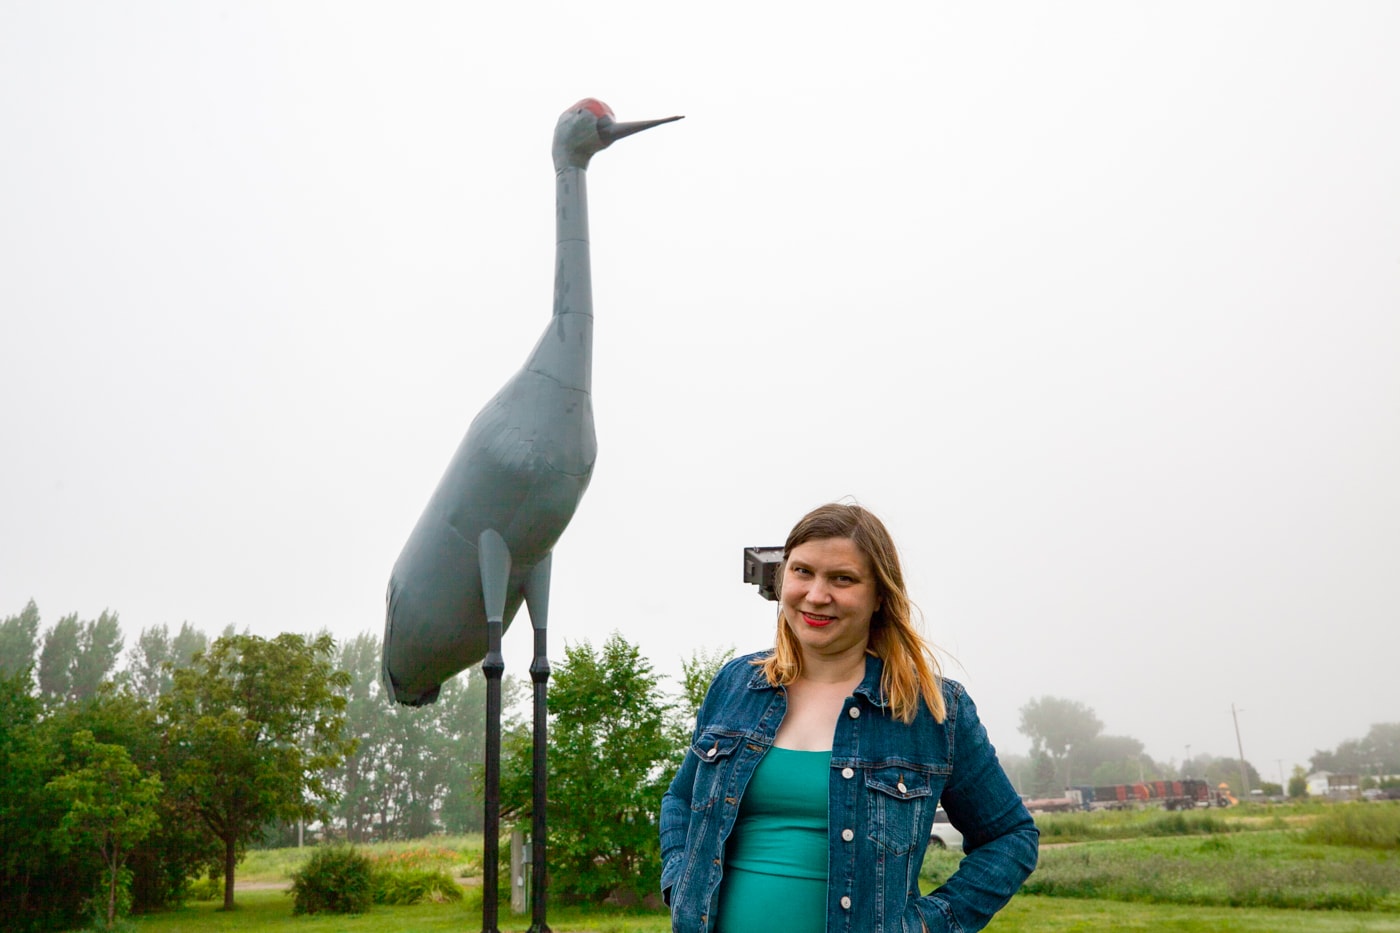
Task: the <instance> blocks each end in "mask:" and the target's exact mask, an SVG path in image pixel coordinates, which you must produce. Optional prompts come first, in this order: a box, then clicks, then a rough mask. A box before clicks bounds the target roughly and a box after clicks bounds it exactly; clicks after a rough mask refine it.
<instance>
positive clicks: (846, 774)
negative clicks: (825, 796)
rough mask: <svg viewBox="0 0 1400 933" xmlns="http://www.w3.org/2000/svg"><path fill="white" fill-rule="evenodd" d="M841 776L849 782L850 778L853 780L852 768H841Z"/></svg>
mask: <svg viewBox="0 0 1400 933" xmlns="http://www.w3.org/2000/svg"><path fill="white" fill-rule="evenodd" d="M841 776H842V777H843V778H845V779H846V780H848V781H849V780H850V779H851V778H853V777H855V776H856V772H855V769H853V768H842V769H841Z"/></svg>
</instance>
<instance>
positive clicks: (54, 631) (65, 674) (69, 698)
mask: <svg viewBox="0 0 1400 933" xmlns="http://www.w3.org/2000/svg"><path fill="white" fill-rule="evenodd" d="M121 650H122V630H121V623H120V622H118V621H117V614H116V613H115V612H107V611H105V610H104V611H103V612H102V614H101V615H100V616H98V617H97V618H96V619H94V620H91V621H88V622H79V621H78V615H77V613H73V614H71V615H66V616H64V617H63V618H61V619H59V620H58V621H57V622H55V623H54V626H53V628H51V629H49V631H48V632H47V633H45V635H44V647H43V650H42V651H40V652H39V693H40V694H41V695H42V696H44V697H46V698H47V699H49V700H52V701H54V702H59V703H77V702H81V701H83V700H90V699H92V698H93V697H95V696H96V695H97V688H98V687H100V686H101V685H102V682H103V681H104V680H106V679H107V677H108V675H110V674H111V673H112V670H113V669H114V668H115V667H116V664H117V657H118V656H119V655H120V654H121Z"/></svg>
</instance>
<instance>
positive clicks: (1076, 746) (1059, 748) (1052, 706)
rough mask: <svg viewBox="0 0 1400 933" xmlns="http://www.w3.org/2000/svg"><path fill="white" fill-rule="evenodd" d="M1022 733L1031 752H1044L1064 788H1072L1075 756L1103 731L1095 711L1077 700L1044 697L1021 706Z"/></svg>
mask: <svg viewBox="0 0 1400 933" xmlns="http://www.w3.org/2000/svg"><path fill="white" fill-rule="evenodd" d="M1020 731H1021V733H1022V734H1023V735H1025V736H1027V737H1028V738H1029V739H1030V740H1031V751H1032V754H1034V753H1035V752H1037V751H1040V752H1044V753H1045V754H1047V755H1049V756H1050V759H1051V760H1052V761H1053V762H1054V763H1055V766H1056V771H1057V772H1059V774H1060V776H1061V777H1062V779H1063V780H1062V786H1063V787H1070V786H1072V785H1073V783H1074V782H1073V781H1072V780H1071V778H1072V777H1073V773H1072V771H1071V769H1070V765H1071V759H1072V757H1073V756H1074V754H1075V753H1076V752H1077V751H1079V750H1081V749H1084V748H1085V747H1086V746H1087V745H1088V744H1089V743H1090V742H1092V741H1093V740H1094V739H1095V738H1096V737H1097V736H1098V734H1099V733H1100V732H1102V731H1103V723H1102V722H1099V717H1097V716H1095V715H1094V711H1093V710H1092V709H1090V708H1089V707H1087V706H1085V705H1084V704H1083V703H1080V702H1077V701H1075V700H1064V699H1061V698H1059V697H1051V696H1044V697H1041V698H1040V699H1038V700H1031V701H1030V702H1029V703H1027V704H1026V705H1025V706H1023V707H1021V729H1020Z"/></svg>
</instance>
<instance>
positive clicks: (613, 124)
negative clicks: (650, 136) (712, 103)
mask: <svg viewBox="0 0 1400 933" xmlns="http://www.w3.org/2000/svg"><path fill="white" fill-rule="evenodd" d="M684 119H685V117H662V118H661V119H659V120H633V121H631V122H628V123H618V122H617V121H616V120H612V119H610V118H608V117H603V118H601V119H599V120H598V138H599V139H601V140H602V141H603V148H604V149H606V148H607V147H608V146H611V145H612V144H613V143H615V142H617V141H618V140H619V139H621V138H622V137H624V136H631V135H632V134H633V133H640V132H641V131H642V130H649V129H651V128H652V127H653V126H660V125H661V124H663V123H674V122H675V121H677V120H684Z"/></svg>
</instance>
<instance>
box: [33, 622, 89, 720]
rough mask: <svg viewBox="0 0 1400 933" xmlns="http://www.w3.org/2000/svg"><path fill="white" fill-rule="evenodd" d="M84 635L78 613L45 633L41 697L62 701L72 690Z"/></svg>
mask: <svg viewBox="0 0 1400 933" xmlns="http://www.w3.org/2000/svg"><path fill="white" fill-rule="evenodd" d="M81 637H82V624H81V623H80V622H79V621H78V614H77V613H76V612H75V613H73V614H72V615H66V616H64V617H63V618H61V619H59V620H58V621H57V622H55V623H54V624H53V628H51V629H49V630H48V631H47V632H45V633H44V647H43V648H42V649H41V650H40V652H39V695H40V696H42V697H46V698H47V699H50V700H58V701H63V700H66V699H67V698H68V696H69V695H70V694H71V693H72V691H73V669H74V668H75V667H77V664H78V640H79V638H81Z"/></svg>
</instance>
